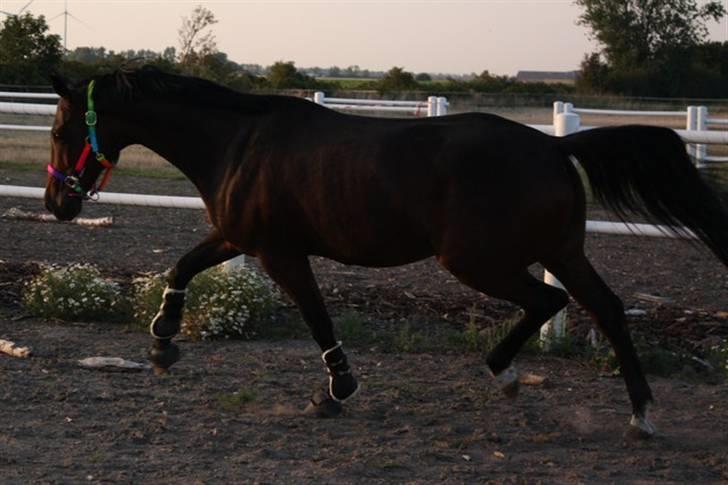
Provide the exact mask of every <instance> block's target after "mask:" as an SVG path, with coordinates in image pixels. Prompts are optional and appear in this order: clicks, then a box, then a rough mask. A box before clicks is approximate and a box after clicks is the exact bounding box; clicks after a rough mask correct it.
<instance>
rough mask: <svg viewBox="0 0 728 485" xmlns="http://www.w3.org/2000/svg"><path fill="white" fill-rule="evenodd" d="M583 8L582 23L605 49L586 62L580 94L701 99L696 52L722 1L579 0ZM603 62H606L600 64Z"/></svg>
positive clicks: (719, 12) (717, 17)
mask: <svg viewBox="0 0 728 485" xmlns="http://www.w3.org/2000/svg"><path fill="white" fill-rule="evenodd" d="M576 3H577V5H579V6H581V7H583V8H584V12H583V14H582V15H581V17H580V18H579V23H580V24H582V25H585V26H587V27H589V28H590V29H591V31H592V36H593V37H594V38H595V39H596V40H598V41H599V43H600V44H601V46H602V49H601V53H594V54H591V55H589V56H587V57H586V59H585V60H584V62H582V66H581V67H582V72H581V75H580V77H579V82H578V87H579V89H580V90H581V91H605V90H606V91H612V92H618V93H621V94H627V95H638V96H691V95H697V96H702V95H704V93H703V88H702V87H701V83H700V81H698V82H696V81H695V80H694V79H692V78H693V77H695V74H696V73H697V72H698V71H701V72H703V71H705V68H706V66H703V65H699V61H698V57H699V56H696V55H695V52H696V51H698V50H699V49H700V48H701V46H702V45H703V42H704V40H705V38H706V37H707V34H708V29H707V27H706V22H708V21H709V20H716V21H717V20H720V18H721V17H722V16H723V15H725V9H724V8H723V5H722V3H721V2H719V1H715V0H710V1H707V2H704V3H703V4H702V6H701V5H699V4H698V2H697V0H576ZM602 59H604V62H602Z"/></svg>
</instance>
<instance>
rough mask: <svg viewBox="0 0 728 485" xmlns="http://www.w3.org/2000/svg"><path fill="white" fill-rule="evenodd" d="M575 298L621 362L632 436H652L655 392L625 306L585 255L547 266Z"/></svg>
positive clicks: (653, 430)
mask: <svg viewBox="0 0 728 485" xmlns="http://www.w3.org/2000/svg"><path fill="white" fill-rule="evenodd" d="M545 265H546V267H547V268H548V270H549V271H551V272H552V273H553V274H554V275H556V277H557V278H558V279H559V280H560V281H561V282H562V283H563V284H564V286H565V287H566V289H567V290H568V291H569V293H571V295H572V296H573V297H574V299H575V300H576V301H577V302H579V303H580V304H581V305H582V306H583V307H584V308H585V309H586V310H587V311H589V312H590V313H591V315H592V318H593V319H594V320H595V322H596V324H597V326H599V328H600V329H601V330H602V332H604V334H605V335H606V337H607V338H608V339H609V341H610V343H611V344H612V347H613V348H614V352H615V354H616V356H617V360H618V361H619V367H620V369H621V371H622V375H623V376H624V380H625V382H626V384H627V392H628V393H629V398H630V401H631V402H632V419H631V421H630V434H632V435H636V436H638V437H649V436H651V435H652V434H654V432H655V428H654V426H653V425H652V423H650V421H649V420H648V418H647V405H648V403H650V402H651V401H652V392H651V391H650V386H649V385H648V384H647V380H646V379H645V376H644V374H643V373H642V369H641V367H640V362H639V358H638V356H637V352H636V351H635V348H634V345H633V344H632V339H631V337H630V334H629V329H628V328H627V323H626V320H625V317H624V305H623V304H622V301H621V300H620V299H619V297H617V296H616V295H615V294H614V293H613V292H612V291H611V290H610V289H609V287H608V286H607V285H606V283H604V281H603V280H602V279H601V277H599V275H598V274H597V272H596V271H595V270H594V268H593V267H592V265H591V263H589V261H588V260H587V259H586V256H584V254H583V253H581V254H579V255H578V256H576V257H574V258H571V259H569V260H564V261H556V262H551V263H545Z"/></svg>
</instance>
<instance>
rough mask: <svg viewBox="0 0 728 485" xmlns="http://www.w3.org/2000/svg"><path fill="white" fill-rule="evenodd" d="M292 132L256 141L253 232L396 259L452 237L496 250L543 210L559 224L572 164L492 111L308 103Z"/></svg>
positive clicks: (420, 254) (334, 252)
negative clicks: (333, 108)
mask: <svg viewBox="0 0 728 485" xmlns="http://www.w3.org/2000/svg"><path fill="white" fill-rule="evenodd" d="M289 124H293V125H295V123H293V122H292V121H291V120H287V121H285V122H283V126H289ZM297 129H298V131H296V132H295V133H293V136H291V137H290V139H289V140H287V143H285V144H281V145H278V146H275V147H274V146H273V145H271V147H269V148H267V152H265V153H267V158H266V161H265V163H261V165H260V170H261V172H262V174H261V176H260V177H258V185H257V186H256V187H255V188H254V189H253V194H252V196H251V197H250V199H252V201H253V203H257V204H265V205H266V207H260V208H259V212H262V213H267V214H269V215H270V217H268V218H267V219H266V222H265V225H267V226H268V227H265V228H262V229H263V231H264V232H266V231H269V232H271V234H276V236H275V237H274V238H277V239H281V238H283V237H284V235H285V242H286V244H287V245H289V246H290V245H291V244H296V243H298V244H300V245H301V248H302V250H305V251H306V252H309V253H313V254H319V255H322V256H328V257H331V258H333V259H337V260H339V261H343V262H346V263H353V264H361V265H371V266H388V265H397V264H403V263H406V262H410V261H414V260H417V259H422V258H424V257H427V256H430V255H433V254H437V253H439V252H441V251H443V250H445V249H446V248H447V246H448V245H451V244H453V243H454V241H455V240H457V244H461V245H462V244H466V243H467V244H468V245H470V246H472V248H471V249H469V250H477V248H478V247H484V245H486V244H496V245H502V246H504V247H505V246H507V245H508V244H510V243H508V241H507V240H508V239H511V238H519V237H522V238H526V237H531V236H532V235H533V233H534V229H531V228H532V227H534V228H538V227H541V226H542V224H541V222H542V221H544V220H545V219H549V220H554V221H555V222H556V223H560V222H563V221H562V220H560V219H558V216H559V214H561V213H563V212H564V207H565V206H568V205H569V204H570V203H573V200H571V199H572V198H573V197H572V195H568V194H573V190H569V189H571V187H570V186H571V185H572V184H573V180H572V179H573V174H570V173H569V172H570V170H573V168H572V167H570V166H567V164H568V161H567V163H565V162H564V160H565V157H564V156H563V155H562V154H561V153H560V152H559V150H558V147H557V146H556V144H555V143H554V142H553V139H552V138H551V137H548V136H546V135H543V134H541V133H540V132H537V131H535V130H532V129H530V128H528V127H525V126H523V125H520V124H517V123H514V122H511V121H508V120H505V119H502V118H499V117H497V116H494V115H487V114H464V115H455V116H447V117H441V118H429V119H424V120H380V119H374V118H365V117H351V116H343V115H338V114H330V113H323V114H322V115H321V116H316V112H314V115H311V116H309V117H308V119H307V123H306V124H305V125H304V124H299V125H298V126H297ZM271 194H275V196H273V197H271ZM560 194H561V195H560ZM564 194H567V195H564ZM250 199H249V200H250ZM567 217H568V216H567ZM488 241H490V243H489V242H488Z"/></svg>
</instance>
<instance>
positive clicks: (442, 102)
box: [437, 96, 447, 116]
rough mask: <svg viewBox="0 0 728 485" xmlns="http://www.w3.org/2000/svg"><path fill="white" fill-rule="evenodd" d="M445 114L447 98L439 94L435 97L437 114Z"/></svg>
mask: <svg viewBox="0 0 728 485" xmlns="http://www.w3.org/2000/svg"><path fill="white" fill-rule="evenodd" d="M446 114H447V98H443V97H442V96H440V97H439V98H437V116H445V115H446Z"/></svg>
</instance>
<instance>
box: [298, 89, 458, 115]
mask: <svg viewBox="0 0 728 485" xmlns="http://www.w3.org/2000/svg"><path fill="white" fill-rule="evenodd" d="M312 101H313V102H314V103H316V104H320V105H322V106H326V107H327V108H331V109H335V110H341V111H368V112H380V113H381V112H390V113H405V114H409V115H413V116H444V115H446V114H447V107H448V102H447V98H443V97H441V96H440V97H438V96H429V97H428V98H427V101H393V100H387V99H356V98H327V97H326V95H325V94H324V93H323V92H321V91H317V92H316V93H314V95H313V99H312Z"/></svg>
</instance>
